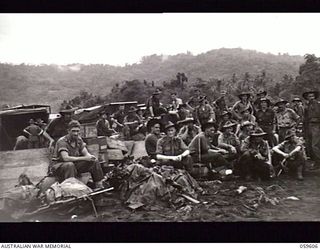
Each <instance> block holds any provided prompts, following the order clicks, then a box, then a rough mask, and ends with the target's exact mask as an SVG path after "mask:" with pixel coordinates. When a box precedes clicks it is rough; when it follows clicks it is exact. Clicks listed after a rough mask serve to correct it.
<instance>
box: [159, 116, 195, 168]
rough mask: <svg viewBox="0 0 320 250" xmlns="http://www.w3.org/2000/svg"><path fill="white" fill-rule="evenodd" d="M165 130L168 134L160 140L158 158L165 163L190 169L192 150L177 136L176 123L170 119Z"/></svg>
mask: <svg viewBox="0 0 320 250" xmlns="http://www.w3.org/2000/svg"><path fill="white" fill-rule="evenodd" d="M164 130H165V133H166V136H165V137H163V138H160V139H159V140H158V143H157V152H156V158H157V159H158V160H159V161H160V162H161V163H162V164H164V165H171V166H173V167H175V168H177V169H186V170H190V169H191V167H192V159H191V157H190V155H189V154H190V151H189V149H188V147H187V146H186V144H185V143H184V142H183V140H182V139H181V138H179V137H177V136H176V125H175V124H173V123H172V122H170V121H169V122H168V124H167V125H166V126H165V128H164Z"/></svg>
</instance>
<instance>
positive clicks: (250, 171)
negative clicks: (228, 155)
mask: <svg viewBox="0 0 320 250" xmlns="http://www.w3.org/2000/svg"><path fill="white" fill-rule="evenodd" d="M240 150H241V152H242V155H241V157H240V159H239V163H238V165H237V168H238V169H237V170H238V171H239V174H240V176H242V177H246V178H250V177H260V178H262V179H268V178H269V177H270V173H271V170H273V167H272V165H271V164H270V163H269V160H270V159H269V146H268V143H267V141H265V140H262V141H261V142H259V143H257V142H255V141H254V139H253V138H251V136H249V137H247V138H246V139H244V140H243V142H242V144H241V149H240ZM258 153H260V154H261V155H262V157H263V159H258V158H257V154H258Z"/></svg>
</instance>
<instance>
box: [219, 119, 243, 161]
mask: <svg viewBox="0 0 320 250" xmlns="http://www.w3.org/2000/svg"><path fill="white" fill-rule="evenodd" d="M234 126H237V124H236V123H232V122H230V121H228V122H227V123H226V124H225V125H224V126H223V127H222V131H221V132H222V133H221V134H220V135H219V137H218V147H219V148H223V149H225V150H227V151H228V154H226V155H225V158H226V159H227V160H228V161H233V160H236V159H237V158H238V154H239V151H240V141H239V138H238V137H237V136H236V135H235V134H234V133H233V128H234Z"/></svg>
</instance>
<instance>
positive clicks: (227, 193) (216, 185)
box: [32, 170, 320, 222]
mask: <svg viewBox="0 0 320 250" xmlns="http://www.w3.org/2000/svg"><path fill="white" fill-rule="evenodd" d="M200 185H201V186H202V187H203V188H204V189H205V190H206V191H207V194H204V195H201V196H200V197H199V200H200V201H201V203H200V204H192V203H188V204H186V205H185V206H183V207H180V208H172V207H166V208H163V207H161V208H160V207H154V208H152V210H151V211H150V210H148V211H146V210H144V209H140V210H136V211H133V210H130V209H129V208H126V207H125V206H124V205H123V204H122V203H121V201H120V200H119V199H118V198H117V195H116V194H115V193H113V194H109V195H107V196H100V197H99V198H98V199H97V201H96V208H97V214H98V217H95V216H94V212H93V209H92V206H91V205H90V202H88V203H87V204H86V205H84V206H82V207H81V208H77V209H76V210H74V211H72V212H71V213H69V215H68V216H65V215H59V214H56V215H54V216H50V218H49V217H47V216H37V217H35V218H32V221H35V220H38V221H74V222H183V221H185V222H190V221H193V222H197V221H198V222H210V221H221V222H227V221H232V222H234V221H320V206H319V204H320V191H319V190H320V189H319V187H320V172H319V170H318V171H315V172H310V171H309V172H306V173H305V180H304V181H298V180H295V179H293V178H292V177H289V176H287V175H281V176H280V177H279V178H277V179H274V180H271V181H265V182H253V181H252V182H245V181H240V180H232V181H224V182H220V181H202V182H200ZM239 186H244V187H246V188H247V189H246V190H245V191H243V192H242V193H241V194H239V193H238V192H237V191H236V190H237V189H238V187H239Z"/></svg>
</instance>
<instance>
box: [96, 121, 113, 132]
mask: <svg viewBox="0 0 320 250" xmlns="http://www.w3.org/2000/svg"><path fill="white" fill-rule="evenodd" d="M96 128H97V136H111V135H112V130H111V129H110V124H109V121H108V120H106V119H104V118H101V119H99V120H98V121H97V123H96Z"/></svg>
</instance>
